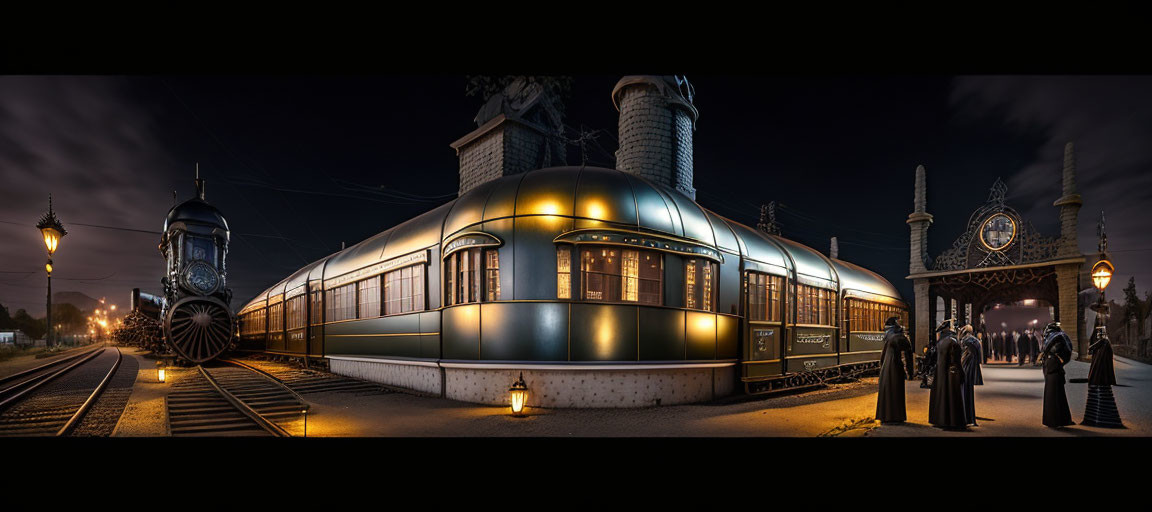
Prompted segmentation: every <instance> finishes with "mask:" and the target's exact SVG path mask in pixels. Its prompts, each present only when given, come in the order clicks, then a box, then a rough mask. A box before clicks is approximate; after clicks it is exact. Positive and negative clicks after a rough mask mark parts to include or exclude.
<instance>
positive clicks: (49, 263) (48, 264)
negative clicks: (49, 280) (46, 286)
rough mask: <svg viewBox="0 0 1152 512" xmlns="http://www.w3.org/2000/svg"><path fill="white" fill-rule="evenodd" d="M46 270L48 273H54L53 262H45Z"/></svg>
mask: <svg viewBox="0 0 1152 512" xmlns="http://www.w3.org/2000/svg"><path fill="white" fill-rule="evenodd" d="M44 270H47V271H48V273H49V274H51V273H52V262H48V263H45V264H44Z"/></svg>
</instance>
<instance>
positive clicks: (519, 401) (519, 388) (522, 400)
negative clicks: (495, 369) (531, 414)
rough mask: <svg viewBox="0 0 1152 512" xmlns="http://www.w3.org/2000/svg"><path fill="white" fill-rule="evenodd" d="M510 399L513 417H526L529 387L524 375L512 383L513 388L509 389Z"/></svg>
mask: <svg viewBox="0 0 1152 512" xmlns="http://www.w3.org/2000/svg"><path fill="white" fill-rule="evenodd" d="M508 397H509V400H510V401H511V405H512V415H513V416H523V415H524V405H525V404H527V403H528V385H527V384H525V383H524V374H523V373H521V374H520V378H519V379H517V380H516V382H513V383H512V387H511V388H509V389H508Z"/></svg>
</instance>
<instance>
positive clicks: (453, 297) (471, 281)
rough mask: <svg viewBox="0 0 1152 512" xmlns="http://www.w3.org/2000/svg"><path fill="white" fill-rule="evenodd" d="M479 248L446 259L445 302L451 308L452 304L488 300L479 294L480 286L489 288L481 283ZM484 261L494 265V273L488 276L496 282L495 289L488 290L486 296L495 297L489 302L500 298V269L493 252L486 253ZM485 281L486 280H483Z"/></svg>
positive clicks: (482, 270) (481, 270)
mask: <svg viewBox="0 0 1152 512" xmlns="http://www.w3.org/2000/svg"><path fill="white" fill-rule="evenodd" d="M480 252H481V251H480V248H475V249H463V250H460V251H456V252H454V253H452V254H451V255H450V256H448V258H447V271H448V274H447V276H448V277H447V279H446V280H445V287H446V288H447V290H446V292H447V293H446V294H445V295H446V296H447V299H448V300H447V302H446V304H447V305H449V306H451V305H453V304H468V303H472V302H480V301H481V300H482V299H484V300H488V299H487V298H485V297H484V295H482V294H481V285H482V284H483V285H485V286H486V287H487V286H489V285H488V284H487V282H485V283H482V282H481V281H482V280H481V276H483V275H484V269H483V268H482V267H483V265H482V264H481V263H482V260H481V259H480V256H481V255H480ZM486 253H487V254H486V255H485V261H488V262H490V264H493V265H495V268H493V269H492V270H494V271H495V272H493V273H491V274H488V276H489V278H490V279H494V280H495V281H496V289H495V290H489V293H488V296H489V297H495V298H494V299H491V300H498V299H499V297H500V289H499V280H500V267H499V264H500V262H499V256H498V255H497V254H496V251H495V250H490V251H486ZM485 281H487V280H485Z"/></svg>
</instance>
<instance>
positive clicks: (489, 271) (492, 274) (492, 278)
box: [484, 249, 500, 301]
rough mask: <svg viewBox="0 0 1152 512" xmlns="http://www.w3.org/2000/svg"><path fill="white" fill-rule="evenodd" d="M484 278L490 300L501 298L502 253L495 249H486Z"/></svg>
mask: <svg viewBox="0 0 1152 512" xmlns="http://www.w3.org/2000/svg"><path fill="white" fill-rule="evenodd" d="M484 278H485V281H484V286H485V287H486V288H487V292H488V300H489V301H494V300H500V253H498V252H496V250H495V249H489V250H487V251H484Z"/></svg>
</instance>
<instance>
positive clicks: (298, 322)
mask: <svg viewBox="0 0 1152 512" xmlns="http://www.w3.org/2000/svg"><path fill="white" fill-rule="evenodd" d="M307 298H308V297H307V296H305V295H298V296H296V297H292V298H291V299H288V330H292V329H303V328H304V301H305V300H307Z"/></svg>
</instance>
